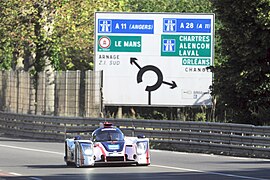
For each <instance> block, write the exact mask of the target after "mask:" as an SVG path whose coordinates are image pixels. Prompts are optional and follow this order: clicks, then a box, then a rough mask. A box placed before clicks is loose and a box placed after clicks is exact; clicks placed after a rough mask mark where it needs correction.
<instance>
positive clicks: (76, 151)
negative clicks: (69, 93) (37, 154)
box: [64, 122, 150, 167]
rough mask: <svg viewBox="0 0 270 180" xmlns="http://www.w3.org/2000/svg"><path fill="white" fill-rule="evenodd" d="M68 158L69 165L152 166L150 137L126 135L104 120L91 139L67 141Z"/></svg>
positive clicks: (77, 137) (66, 154)
mask: <svg viewBox="0 0 270 180" xmlns="http://www.w3.org/2000/svg"><path fill="white" fill-rule="evenodd" d="M64 160H65V162H66V164H67V165H68V166H71V165H72V166H74V165H75V166H76V167H83V166H95V165H97V164H102V163H105V164H110V163H119V164H125V163H127V164H136V165H146V166H147V165H150V153H149V139H148V138H145V137H144V136H142V135H140V136H138V137H126V136H124V134H123V132H122V131H121V130H120V129H119V128H117V127H115V126H113V125H112V123H108V122H105V123H102V125H101V126H100V127H99V128H98V129H96V130H94V131H93V133H92V136H91V138H90V139H88V140H83V139H81V137H80V136H76V137H74V138H68V139H66V140H65V156H64Z"/></svg>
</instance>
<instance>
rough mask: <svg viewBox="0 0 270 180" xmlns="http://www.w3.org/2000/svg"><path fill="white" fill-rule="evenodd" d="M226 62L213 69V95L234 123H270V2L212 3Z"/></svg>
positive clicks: (261, 0)
mask: <svg viewBox="0 0 270 180" xmlns="http://www.w3.org/2000/svg"><path fill="white" fill-rule="evenodd" d="M212 3H213V6H214V8H215V12H216V18H217V19H219V20H220V21H221V22H222V25H223V26H222V27H221V28H220V29H219V30H218V32H217V33H218V34H219V35H220V37H221V44H222V46H221V47H222V48H221V53H222V55H223V57H224V60H223V62H222V63H221V64H219V65H217V66H216V67H214V68H213V70H214V74H215V81H214V86H213V94H215V95H217V96H218V97H219V102H220V103H222V104H223V105H225V104H226V105H227V107H228V109H229V110H231V112H232V114H231V116H232V121H233V122H241V123H252V124H264V123H267V120H268V121H269V119H270V113H269V109H270V99H269V94H270V71H269V69H270V64H269V63H270V56H269V54H270V41H269V39H270V14H269V12H270V1H269V0H241V1H234V0H227V1H218V0H212Z"/></svg>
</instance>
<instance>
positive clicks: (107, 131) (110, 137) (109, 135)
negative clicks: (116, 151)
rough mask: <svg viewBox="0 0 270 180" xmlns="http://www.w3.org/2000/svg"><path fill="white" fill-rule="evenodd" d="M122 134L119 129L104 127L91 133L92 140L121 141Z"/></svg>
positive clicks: (122, 138)
mask: <svg viewBox="0 0 270 180" xmlns="http://www.w3.org/2000/svg"><path fill="white" fill-rule="evenodd" d="M123 140H124V135H123V133H122V132H121V131H120V130H119V129H113V128H104V129H98V130H97V131H95V132H94V133H93V141H98V142H102V141H123Z"/></svg>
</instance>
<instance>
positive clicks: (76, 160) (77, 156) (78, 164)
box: [75, 146, 81, 168]
mask: <svg viewBox="0 0 270 180" xmlns="http://www.w3.org/2000/svg"><path fill="white" fill-rule="evenodd" d="M75 166H76V167H77V168H79V167H81V165H80V153H79V147H77V146H76V147H75Z"/></svg>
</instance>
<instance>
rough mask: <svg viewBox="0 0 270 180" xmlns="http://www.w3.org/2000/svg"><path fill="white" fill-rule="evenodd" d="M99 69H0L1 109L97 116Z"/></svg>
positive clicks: (15, 111)
mask: <svg viewBox="0 0 270 180" xmlns="http://www.w3.org/2000/svg"><path fill="white" fill-rule="evenodd" d="M101 91H102V72H94V71H85V72H82V71H61V72H45V71H44V72H40V73H38V76H37V77H36V78H35V77H33V76H31V74H30V73H29V72H25V71H0V110H1V111H4V112H12V113H22V114H36V115H54V116H73V117H79V116H82V117H99V116H100V113H101V110H102V92H101Z"/></svg>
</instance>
